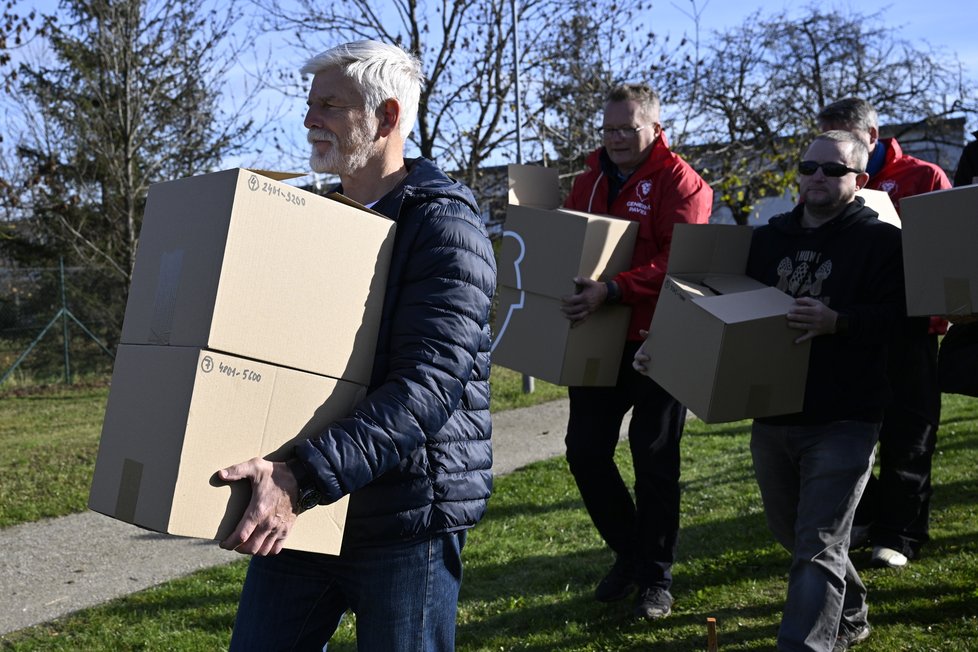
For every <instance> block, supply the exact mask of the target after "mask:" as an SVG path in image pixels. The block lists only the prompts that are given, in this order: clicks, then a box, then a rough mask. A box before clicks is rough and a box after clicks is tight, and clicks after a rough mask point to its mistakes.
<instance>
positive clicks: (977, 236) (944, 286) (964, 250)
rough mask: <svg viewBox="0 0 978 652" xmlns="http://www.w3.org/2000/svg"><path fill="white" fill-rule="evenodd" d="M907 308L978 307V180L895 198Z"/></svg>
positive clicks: (954, 311) (955, 311)
mask: <svg viewBox="0 0 978 652" xmlns="http://www.w3.org/2000/svg"><path fill="white" fill-rule="evenodd" d="M900 214H901V216H902V217H903V274H904V277H905V279H906V286H907V314H910V315H973V314H976V313H978V256H976V255H975V243H978V186H961V187H960V188H952V189H950V190H938V191H935V192H929V193H926V194H923V195H915V196H913V197H905V198H903V199H901V200H900Z"/></svg>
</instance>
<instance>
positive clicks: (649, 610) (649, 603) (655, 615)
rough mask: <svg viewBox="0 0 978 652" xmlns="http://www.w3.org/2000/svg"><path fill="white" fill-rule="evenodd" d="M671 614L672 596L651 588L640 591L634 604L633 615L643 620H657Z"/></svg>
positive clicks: (659, 589) (654, 587) (663, 590)
mask: <svg viewBox="0 0 978 652" xmlns="http://www.w3.org/2000/svg"><path fill="white" fill-rule="evenodd" d="M671 613H672V594H671V593H669V591H666V590H665V589H661V588H659V587H657V586H652V587H649V588H647V589H642V591H641V593H639V594H638V600H637V601H636V602H635V615H636V616H637V617H638V618H644V619H645V620H659V619H660V618H665V617H666V616H668V615H669V614H671Z"/></svg>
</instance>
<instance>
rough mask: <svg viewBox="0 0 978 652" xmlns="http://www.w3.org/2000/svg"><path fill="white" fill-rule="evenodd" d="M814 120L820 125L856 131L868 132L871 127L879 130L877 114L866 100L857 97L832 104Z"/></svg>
mask: <svg viewBox="0 0 978 652" xmlns="http://www.w3.org/2000/svg"><path fill="white" fill-rule="evenodd" d="M815 120H816V121H817V122H818V124H820V125H832V126H835V127H845V128H846V129H856V130H858V131H869V130H870V128H871V127H875V128H876V129H879V121H880V118H879V114H877V113H876V109H874V108H873V105H872V104H870V103H869V102H867V101H866V100H863V99H860V98H858V97H847V98H845V99H842V100H839V101H837V102H832V104H829V105H828V106H826V107H825V108H824V109H822V110H821V111H819V112H818V115H817V116H816V117H815Z"/></svg>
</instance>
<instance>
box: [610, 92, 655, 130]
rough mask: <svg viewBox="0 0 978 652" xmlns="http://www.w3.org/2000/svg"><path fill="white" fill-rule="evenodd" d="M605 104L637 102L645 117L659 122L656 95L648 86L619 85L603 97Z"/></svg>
mask: <svg viewBox="0 0 978 652" xmlns="http://www.w3.org/2000/svg"><path fill="white" fill-rule="evenodd" d="M605 101H606V102H629V101H633V102H637V103H638V105H639V107H640V109H641V111H642V113H644V114H645V117H647V118H649V119H650V120H653V121H654V122H658V121H659V107H660V106H661V103H660V102H659V96H658V94H657V93H656V92H655V91H654V90H652V87H651V86H649V85H648V84H619V85H618V86H615V87H614V88H612V89H611V90H610V91H608V95H607V96H606V97H605Z"/></svg>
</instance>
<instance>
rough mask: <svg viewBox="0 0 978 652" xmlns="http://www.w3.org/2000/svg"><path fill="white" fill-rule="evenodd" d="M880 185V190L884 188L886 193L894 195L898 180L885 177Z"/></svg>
mask: <svg viewBox="0 0 978 652" xmlns="http://www.w3.org/2000/svg"><path fill="white" fill-rule="evenodd" d="M879 187H880V190H882V191H883V192H885V193H886V194H888V195H892V194H893V193H895V192H896V191H897V182H896V181H894V180H893V179H885V180H884V181H881V182H880V186H879Z"/></svg>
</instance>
